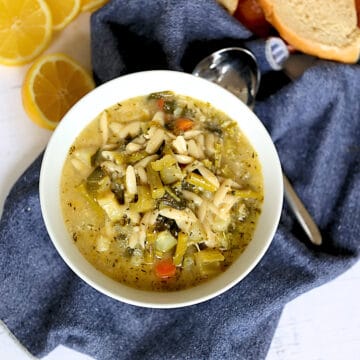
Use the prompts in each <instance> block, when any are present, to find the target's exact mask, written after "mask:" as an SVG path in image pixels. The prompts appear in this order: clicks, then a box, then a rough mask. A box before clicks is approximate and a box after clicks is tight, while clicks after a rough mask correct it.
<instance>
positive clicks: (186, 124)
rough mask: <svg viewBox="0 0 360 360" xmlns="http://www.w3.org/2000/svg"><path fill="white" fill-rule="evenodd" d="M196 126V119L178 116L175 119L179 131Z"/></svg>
mask: <svg viewBox="0 0 360 360" xmlns="http://www.w3.org/2000/svg"><path fill="white" fill-rule="evenodd" d="M193 126H194V121H192V120H191V119H188V118H178V119H176V120H175V129H176V130H178V131H187V130H190V129H191V128H192V127H193Z"/></svg>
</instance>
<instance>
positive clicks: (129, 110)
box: [61, 91, 263, 291]
mask: <svg viewBox="0 0 360 360" xmlns="http://www.w3.org/2000/svg"><path fill="white" fill-rule="evenodd" d="M61 201H62V210H63V216H64V219H65V223H66V227H67V229H68V231H69V233H70V234H71V237H72V239H73V241H74V242H75V244H76V246H77V247H78V249H79V250H80V252H81V253H82V254H83V255H84V256H85V258H86V259H87V260H88V261H89V262H90V263H91V264H93V266H95V267H96V268H97V269H98V270H100V271H101V272H103V273H104V274H106V275H108V276H110V277H111V278H113V279H115V280H117V281H119V282H121V283H124V284H127V285H129V286H132V287H136V288H139V289H146V290H157V291H169V290H179V289H184V288H188V287H192V286H194V285H197V284H198V283H200V282H202V281H205V280H206V279H209V278H211V277H213V276H216V275H217V274H219V273H221V272H223V271H225V270H226V268H227V267H228V266H229V265H230V264H231V263H232V262H233V261H234V260H235V259H236V258H237V257H238V256H239V254H241V252H242V251H243V250H244V249H245V247H246V246H247V244H248V243H249V242H250V240H251V238H252V236H253V233H254V229H255V226H256V222H257V219H258V217H259V214H260V211H261V205H262V201H263V179H262V172H261V166H260V163H259V161H258V158H257V154H256V152H255V151H254V149H253V148H252V147H251V145H250V144H249V142H248V141H247V139H246V138H245V136H244V135H243V134H242V133H241V132H240V130H239V128H238V125H237V124H236V123H235V122H234V121H233V120H231V119H229V118H228V117H227V116H226V115H225V114H224V113H222V112H220V111H218V110H216V109H214V108H213V107H212V106H211V105H210V104H208V103H204V102H201V101H198V100H195V99H193V98H189V97H185V96H180V95H178V94H174V93H172V92H168V91H164V92H160V93H153V94H150V95H149V96H142V97H137V98H132V99H129V100H126V101H123V102H122V103H119V104H116V105H114V106H112V107H111V108H109V109H107V110H105V111H104V112H102V113H101V114H100V115H99V116H98V117H97V118H96V119H95V120H94V121H93V122H91V123H90V124H89V125H88V126H87V127H86V128H85V129H84V130H83V131H82V133H81V134H80V135H79V136H78V137H77V139H76V140H75V142H74V144H73V145H72V146H71V148H70V150H69V154H68V157H67V159H66V161H65V164H64V168H63V172H62V179H61Z"/></svg>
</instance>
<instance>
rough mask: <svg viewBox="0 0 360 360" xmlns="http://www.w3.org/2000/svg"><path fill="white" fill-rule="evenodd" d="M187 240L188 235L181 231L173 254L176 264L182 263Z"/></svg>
mask: <svg viewBox="0 0 360 360" xmlns="http://www.w3.org/2000/svg"><path fill="white" fill-rule="evenodd" d="M187 240H188V236H187V235H186V234H185V233H184V232H182V231H181V232H180V233H179V236H178V240H177V245H176V250H175V255H174V264H175V265H176V266H180V265H181V264H182V261H183V257H184V255H185V252H186V249H187V245H188V243H187Z"/></svg>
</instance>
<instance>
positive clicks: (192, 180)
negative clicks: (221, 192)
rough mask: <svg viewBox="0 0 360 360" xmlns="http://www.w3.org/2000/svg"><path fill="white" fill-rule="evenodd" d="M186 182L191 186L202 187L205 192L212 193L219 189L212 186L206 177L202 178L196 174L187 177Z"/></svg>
mask: <svg viewBox="0 0 360 360" xmlns="http://www.w3.org/2000/svg"><path fill="white" fill-rule="evenodd" d="M185 180H186V182H188V183H189V184H192V185H195V186H197V187H201V188H203V189H204V190H208V191H210V192H215V191H216V190H217V189H218V188H217V187H216V186H215V185H214V184H211V183H210V182H209V181H207V180H206V179H205V178H204V177H202V176H201V175H198V174H195V173H193V172H192V173H190V174H189V175H188V176H187V177H186V179H185Z"/></svg>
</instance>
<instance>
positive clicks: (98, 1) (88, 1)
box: [81, 0, 109, 11]
mask: <svg viewBox="0 0 360 360" xmlns="http://www.w3.org/2000/svg"><path fill="white" fill-rule="evenodd" d="M107 2H109V0H81V11H95V10H97V9H99V8H101V7H102V6H103V5H105V4H106V3H107Z"/></svg>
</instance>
